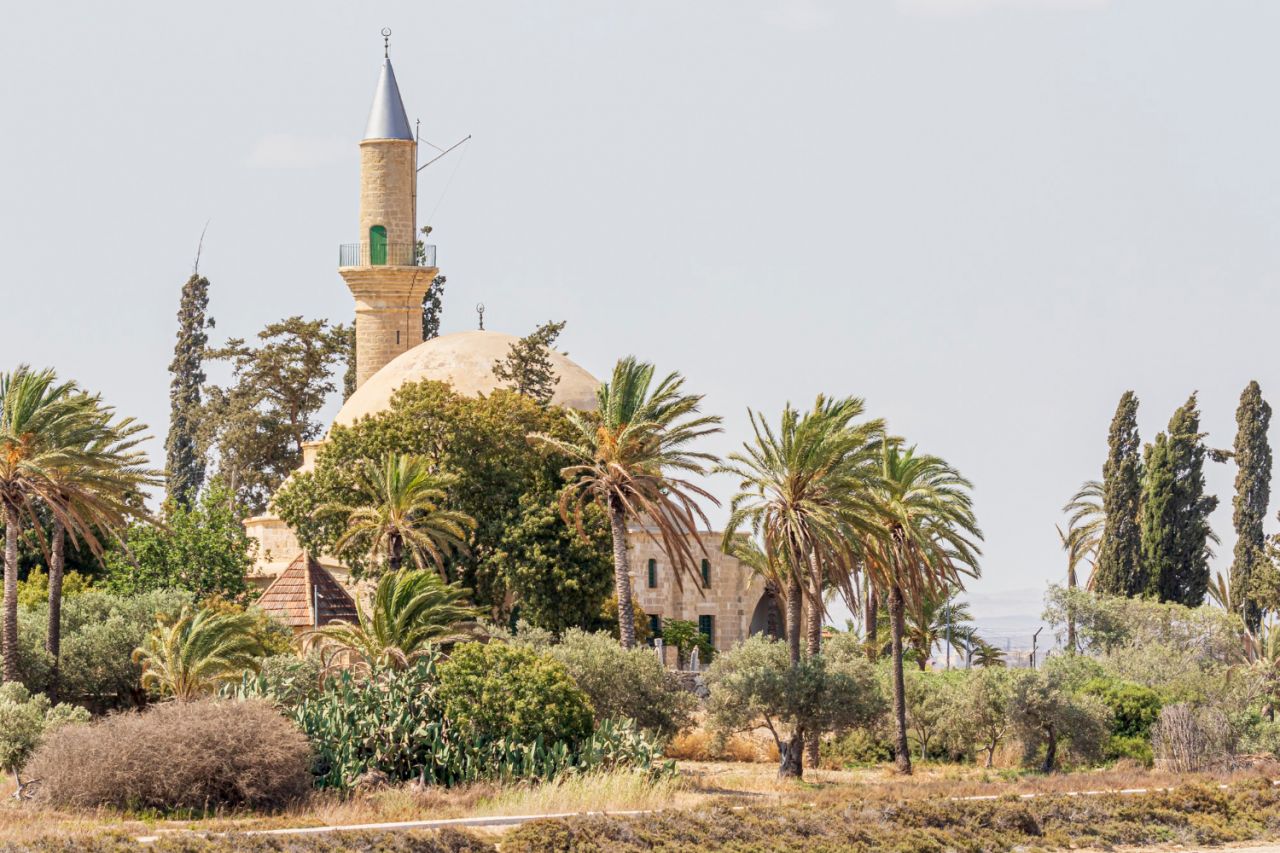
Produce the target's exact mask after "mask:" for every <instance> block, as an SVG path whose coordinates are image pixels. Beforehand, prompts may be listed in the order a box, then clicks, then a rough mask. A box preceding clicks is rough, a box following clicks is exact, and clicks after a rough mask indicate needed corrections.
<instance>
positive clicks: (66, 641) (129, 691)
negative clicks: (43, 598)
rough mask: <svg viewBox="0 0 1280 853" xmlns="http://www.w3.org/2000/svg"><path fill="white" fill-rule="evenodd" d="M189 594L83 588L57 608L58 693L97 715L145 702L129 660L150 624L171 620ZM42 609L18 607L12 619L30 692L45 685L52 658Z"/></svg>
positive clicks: (45, 609)
mask: <svg viewBox="0 0 1280 853" xmlns="http://www.w3.org/2000/svg"><path fill="white" fill-rule="evenodd" d="M190 603H191V595H190V593H186V592H179V591H173V590H157V591H155V592H148V593H143V594H140V595H129V596H122V595H116V594H114V593H111V592H107V591H105V590H97V589H94V590H89V591H87V592H85V593H83V594H81V595H77V596H74V597H72V598H68V599H67V600H66V601H65V602H64V604H63V608H62V656H61V666H60V667H59V670H58V695H59V696H62V697H63V698H66V699H71V700H74V701H75V702H78V703H81V704H85V705H88V706H89V707H91V708H92V709H93V710H94V711H97V712H101V711H107V710H112V709H117V708H128V707H132V706H134V705H138V704H141V703H142V702H144V701H146V694H145V693H144V692H143V691H142V689H141V687H140V683H139V679H140V678H141V675H142V668H141V667H140V666H139V665H138V664H136V663H134V662H133V660H132V658H131V657H130V656H131V655H132V654H133V650H134V649H135V648H137V647H138V646H139V645H140V644H141V643H142V640H143V638H144V637H146V635H147V634H148V633H149V632H150V631H151V629H152V628H153V627H154V626H155V624H156V619H157V617H160V616H165V615H167V616H176V615H177V614H178V613H179V612H180V611H181V610H182V608H183V607H184V606H186V605H188V604H190ZM48 613H49V609H48V605H47V604H46V603H44V602H41V603H40V604H38V605H36V606H33V607H30V608H23V609H22V611H21V612H20V614H19V620H18V658H19V671H20V675H21V679H22V682H23V683H24V684H26V685H27V687H29V688H30V689H31V690H33V691H39V692H47V691H48V690H49V689H50V687H51V677H52V660H51V659H50V657H49V654H48V652H46V651H45V646H44V640H45V627H46V625H47V624H48V618H49V617H48Z"/></svg>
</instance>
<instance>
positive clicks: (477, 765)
mask: <svg viewBox="0 0 1280 853" xmlns="http://www.w3.org/2000/svg"><path fill="white" fill-rule="evenodd" d="M524 651H526V652H528V650H524ZM530 654H531V653H530ZM436 667H437V659H436V658H434V657H423V658H419V659H418V660H417V661H416V662H415V663H414V664H413V665H412V666H411V667H409V668H408V669H404V670H385V671H375V672H374V673H372V675H371V677H370V678H368V679H359V678H356V677H355V676H354V675H353V674H352V673H351V672H350V671H347V672H343V673H342V674H341V675H340V676H339V677H338V678H336V679H334V680H333V681H331V682H330V683H329V685H328V686H327V687H326V688H325V690H324V692H323V693H321V694H320V695H319V696H318V697H317V698H315V699H308V700H305V701H303V702H302V704H300V705H299V706H298V707H297V708H296V710H295V711H294V712H293V718H294V720H295V721H296V722H297V723H298V725H299V726H300V727H301V729H302V730H303V732H305V733H306V735H307V737H308V738H309V739H310V741H311V743H312V746H313V748H314V750H315V755H316V760H315V768H314V769H315V774H316V782H317V784H318V785H320V786H321V787H332V788H350V787H351V786H353V785H354V784H355V782H356V780H358V779H359V778H360V776H361V775H363V774H364V773H365V772H367V771H369V770H378V771H380V772H382V773H385V774H386V775H387V776H388V777H390V778H391V779H392V780H393V781H404V780H408V779H418V780H421V781H422V782H424V783H426V784H431V785H460V784H466V783H470V782H474V781H477V780H482V779H496V780H501V781H513V780H516V779H549V778H552V777H555V776H558V775H560V774H563V773H568V772H592V771H596V770H604V769H615V768H634V769H636V770H640V771H646V772H651V773H670V772H672V769H673V767H672V765H670V764H665V765H664V764H661V763H660V759H661V753H660V751H659V750H658V748H657V746H656V743H655V742H654V741H653V740H652V739H651V738H649V737H648V736H646V735H645V734H643V733H642V732H640V731H639V730H637V729H636V728H635V727H634V725H633V724H631V723H630V722H629V721H622V722H618V723H614V722H611V721H606V722H604V723H602V724H601V725H600V726H599V727H597V729H596V730H595V732H594V733H590V734H588V735H586V736H584V737H581V738H579V739H578V741H577V742H575V743H568V742H565V741H554V740H551V741H549V740H544V739H542V738H540V737H539V738H535V739H533V740H532V741H525V740H521V739H519V738H517V737H514V736H513V733H512V732H511V731H509V730H503V729H502V728H501V727H499V728H498V729H497V736H496V737H494V738H492V739H485V738H483V737H479V736H476V737H471V738H467V737H465V736H463V734H462V731H463V729H462V728H460V727H459V726H457V725H455V724H454V723H453V721H452V720H451V719H449V717H448V714H447V713H446V712H445V711H444V706H443V705H442V703H441V702H440V701H439V686H438V679H437V670H436ZM588 722H589V721H588Z"/></svg>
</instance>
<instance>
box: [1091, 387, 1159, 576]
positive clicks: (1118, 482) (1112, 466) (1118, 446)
mask: <svg viewBox="0 0 1280 853" xmlns="http://www.w3.org/2000/svg"><path fill="white" fill-rule="evenodd" d="M1138 448H1139V439H1138V398H1137V397H1136V396H1134V393H1133V392H1132V391H1126V392H1124V394H1123V395H1122V396H1121V397H1120V404H1119V406H1117V407H1116V414H1115V417H1114V418H1113V419H1112V421H1111V431H1110V433H1109V434H1108V436H1107V461H1106V463H1105V464H1104V465H1103V466H1102V506H1103V510H1104V511H1105V513H1106V522H1105V524H1104V526H1103V530H1102V544H1101V546H1100V548H1099V552H1098V568H1097V571H1096V573H1095V575H1094V584H1095V588H1096V589H1097V591H1098V592H1100V593H1103V594H1106V595H1118V596H1132V595H1140V594H1142V593H1143V592H1145V591H1146V588H1147V578H1146V575H1145V573H1144V572H1143V569H1142V533H1141V529H1140V528H1139V526H1138V513H1139V507H1140V504H1141V499H1142V491H1141V482H1142V461H1141V459H1140V458H1139V456H1138Z"/></svg>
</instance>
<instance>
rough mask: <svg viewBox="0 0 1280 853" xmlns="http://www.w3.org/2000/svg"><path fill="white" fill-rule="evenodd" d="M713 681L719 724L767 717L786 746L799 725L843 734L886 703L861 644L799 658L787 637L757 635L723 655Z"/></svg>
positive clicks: (727, 728) (712, 713)
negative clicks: (854, 648)
mask: <svg viewBox="0 0 1280 853" xmlns="http://www.w3.org/2000/svg"><path fill="white" fill-rule="evenodd" d="M706 681H707V686H708V687H709V688H710V690H711V698H710V700H709V701H708V713H709V716H708V723H709V725H710V726H711V727H712V729H713V730H715V731H716V732H717V733H718V734H720V735H721V736H727V735H729V734H731V733H733V732H738V731H747V730H751V729H755V728H757V727H759V726H761V725H764V726H767V727H768V728H769V730H770V732H771V733H772V734H773V737H774V741H775V743H777V744H778V747H779V750H780V751H781V750H782V749H783V746H784V741H785V740H787V739H789V737H790V735H791V734H793V733H794V732H795V730H796V729H797V728H802V729H803V730H805V731H807V732H816V733H822V732H826V733H832V734H840V733H842V732H845V731H847V730H849V729H851V728H854V727H857V726H863V725H867V724H868V723H870V722H872V721H873V720H875V719H876V718H878V717H879V716H880V715H881V714H883V713H884V710H885V703H884V699H883V696H882V694H881V691H880V687H879V684H878V683H877V680H876V675H875V671H874V670H873V669H872V668H871V665H870V664H869V663H867V662H866V660H865V659H864V658H863V657H862V655H861V653H860V651H852V652H849V653H845V652H844V651H843V650H841V651H837V652H836V653H835V654H822V655H816V656H813V657H802V658H801V660H800V662H799V663H798V664H796V665H792V663H791V659H790V655H789V654H788V651H787V646H786V644H785V643H781V642H778V641H776V640H772V639H769V638H766V637H763V636H755V637H751V638H750V639H748V640H746V641H745V642H743V643H742V644H741V645H739V646H737V647H735V648H734V649H733V650H731V651H728V652H724V653H722V654H721V655H720V656H719V657H717V658H716V660H715V662H714V663H712V664H711V667H710V669H708V670H707V675H706ZM784 735H786V736H787V737H784Z"/></svg>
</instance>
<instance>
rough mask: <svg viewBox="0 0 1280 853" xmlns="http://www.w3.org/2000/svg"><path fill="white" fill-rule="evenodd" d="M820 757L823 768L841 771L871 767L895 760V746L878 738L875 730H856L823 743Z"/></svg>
mask: <svg viewBox="0 0 1280 853" xmlns="http://www.w3.org/2000/svg"><path fill="white" fill-rule="evenodd" d="M820 757H821V759H822V766H823V767H833V768H836V769H840V770H847V769H850V768H854V767H869V766H872V765H875V764H880V763H882V762H885V761H889V760H890V759H891V758H893V745H892V744H891V743H889V742H888V741H887V740H885V739H884V738H881V737H878V736H877V733H876V732H875V731H874V730H871V729H854V730H853V731H851V732H845V733H844V734H842V735H840V736H839V737H834V738H827V739H826V740H824V741H822V744H821V747H820Z"/></svg>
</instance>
